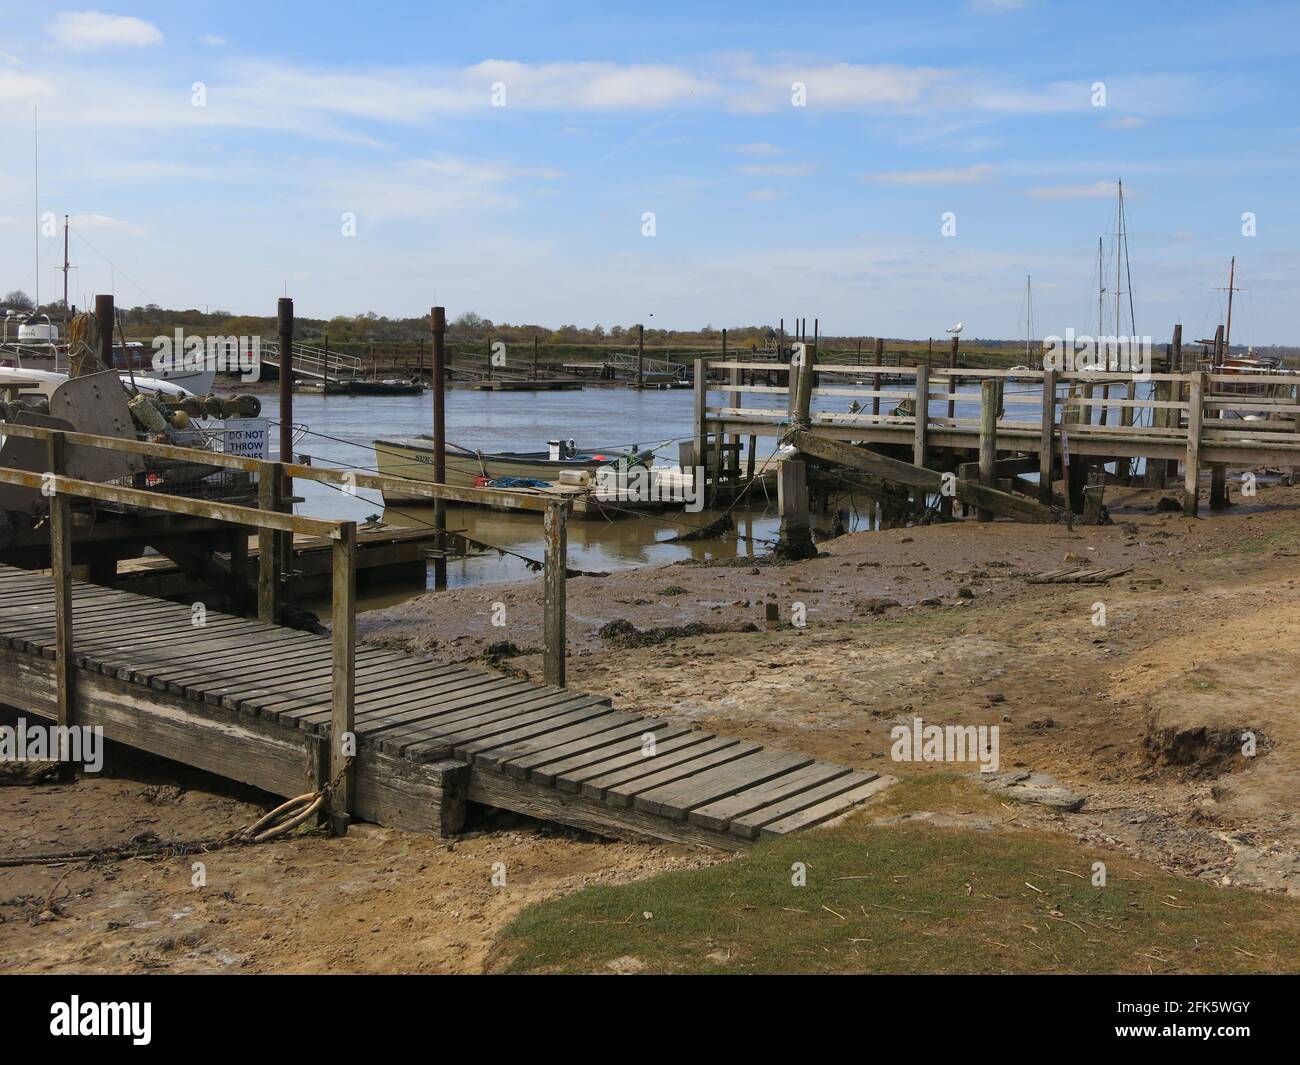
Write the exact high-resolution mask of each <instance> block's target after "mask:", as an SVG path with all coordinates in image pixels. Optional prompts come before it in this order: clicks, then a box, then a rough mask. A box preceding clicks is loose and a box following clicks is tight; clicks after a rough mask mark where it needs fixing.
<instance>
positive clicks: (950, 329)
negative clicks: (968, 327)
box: [944, 322, 966, 336]
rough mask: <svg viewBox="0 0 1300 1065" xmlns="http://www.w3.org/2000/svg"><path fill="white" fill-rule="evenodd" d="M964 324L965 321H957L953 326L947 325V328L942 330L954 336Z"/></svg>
mask: <svg viewBox="0 0 1300 1065" xmlns="http://www.w3.org/2000/svg"><path fill="white" fill-rule="evenodd" d="M965 324H966V323H965V322H958V323H957V324H956V325H954V326H949V327H948V328H947V329H945V330H944V332H945V333H951V334H952V335H953V336H956V335H957V334H958V333H960V332H961V327H962V326H964V325H965Z"/></svg>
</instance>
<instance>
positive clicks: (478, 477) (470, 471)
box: [374, 434, 644, 503]
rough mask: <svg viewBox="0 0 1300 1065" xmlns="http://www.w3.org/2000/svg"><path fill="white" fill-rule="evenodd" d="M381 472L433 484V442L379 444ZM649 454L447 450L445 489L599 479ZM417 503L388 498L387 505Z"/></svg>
mask: <svg viewBox="0 0 1300 1065" xmlns="http://www.w3.org/2000/svg"><path fill="white" fill-rule="evenodd" d="M374 448H375V457H376V458H377V459H378V463H377V464H378V467H379V472H380V473H381V474H384V475H386V476H389V477H407V478H410V479H412V480H417V481H432V480H433V437H431V436H429V435H427V434H424V435H421V436H413V437H400V438H397V439H394V440H376V441H374ZM643 455H644V453H640V454H638V453H634V452H628V451H580V450H579V449H578V448H577V446H576V445H575V443H574V441H572V440H552V441H550V446H549V448H548V450H546V451H471V450H470V449H469V448H464V447H458V446H457V445H455V444H448V445H447V448H446V456H447V458H446V469H447V480H446V483H447V484H449V485H452V486H454V487H459V488H474V487H481V486H483V485H485V484H488V483H490V482H500V481H509V483H511V484H512V485H516V486H517V485H518V483H519V482H539V483H545V484H554V483H556V482H558V481H559V480H560V475H561V474H563V473H564V472H565V471H567V470H572V471H587V472H588V473H591V474H593V475H594V473H595V471H596V470H598V469H599V468H600V467H602V466H607V465H609V464H611V463H614V462H619V461H640V460H641V458H642V457H643ZM413 498H414V497H411V496H402V495H394V494H390V493H388V492H385V493H384V499H385V501H386V502H390V503H394V502H399V501H402V500H405V501H407V502H410V501H412V500H413Z"/></svg>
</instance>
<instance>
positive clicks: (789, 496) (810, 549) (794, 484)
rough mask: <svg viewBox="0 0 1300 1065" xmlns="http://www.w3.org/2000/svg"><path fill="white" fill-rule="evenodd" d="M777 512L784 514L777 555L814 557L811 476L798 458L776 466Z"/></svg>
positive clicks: (785, 460)
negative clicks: (810, 520) (810, 512)
mask: <svg viewBox="0 0 1300 1065" xmlns="http://www.w3.org/2000/svg"><path fill="white" fill-rule="evenodd" d="M776 498H777V510H778V511H779V512H780V515H781V529H780V532H779V534H778V538H779V539H778V542H777V545H776V554H777V555H779V556H780V557H782V558H788V559H801V558H813V557H814V556H815V555H816V554H817V548H816V547H815V546H814V545H813V539H812V530H811V528H810V527H809V524H808V473H807V467H806V466H805V465H804V463H803V462H802V461H801V460H799V459H781V460H780V462H778V463H777V492H776Z"/></svg>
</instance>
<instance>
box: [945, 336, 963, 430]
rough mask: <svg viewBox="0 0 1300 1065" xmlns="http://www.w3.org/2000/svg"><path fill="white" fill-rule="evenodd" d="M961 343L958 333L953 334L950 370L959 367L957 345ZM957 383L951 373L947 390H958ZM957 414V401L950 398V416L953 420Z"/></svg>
mask: <svg viewBox="0 0 1300 1065" xmlns="http://www.w3.org/2000/svg"><path fill="white" fill-rule="evenodd" d="M959 343H960V338H959V337H958V336H957V334H956V333H954V334H953V336H952V342H951V343H950V344H949V346H948V369H950V370H955V369H957V345H958V344H959ZM956 385H957V381H956V379H955V378H954V377H953V376H952V375H951V374H949V376H948V389H947V391H948V392H949V393H952V392H954V391H955V390H956ZM956 416H957V401H956V400H955V399H950V400H948V418H949V419H950V420H951V419H952V418H955V417H956Z"/></svg>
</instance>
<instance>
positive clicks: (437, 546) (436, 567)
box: [430, 307, 492, 590]
mask: <svg viewBox="0 0 1300 1065" xmlns="http://www.w3.org/2000/svg"><path fill="white" fill-rule="evenodd" d="M430 320H431V323H432V329H433V381H432V384H433V479H434V480H435V481H436V482H437V483H438V484H446V483H447V412H446V406H445V403H444V400H445V398H446V397H445V393H444V391H443V390H444V388H445V387H446V386H445V383H444V375H445V374H446V362H447V349H446V346H445V342H444V338H445V336H446V332H447V311H446V308H444V307H434V308H433V311H432V313H431V318H430ZM491 362H492V360H491V356H489V358H488V364H489V365H491ZM433 529H434V544H433V549H434V556H433V586H434V588H435V589H437V590H441V589H444V588H446V587H447V505H446V504H445V503H444V502H443V501H442V500H441V499H438V500H435V501H434V504H433Z"/></svg>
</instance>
